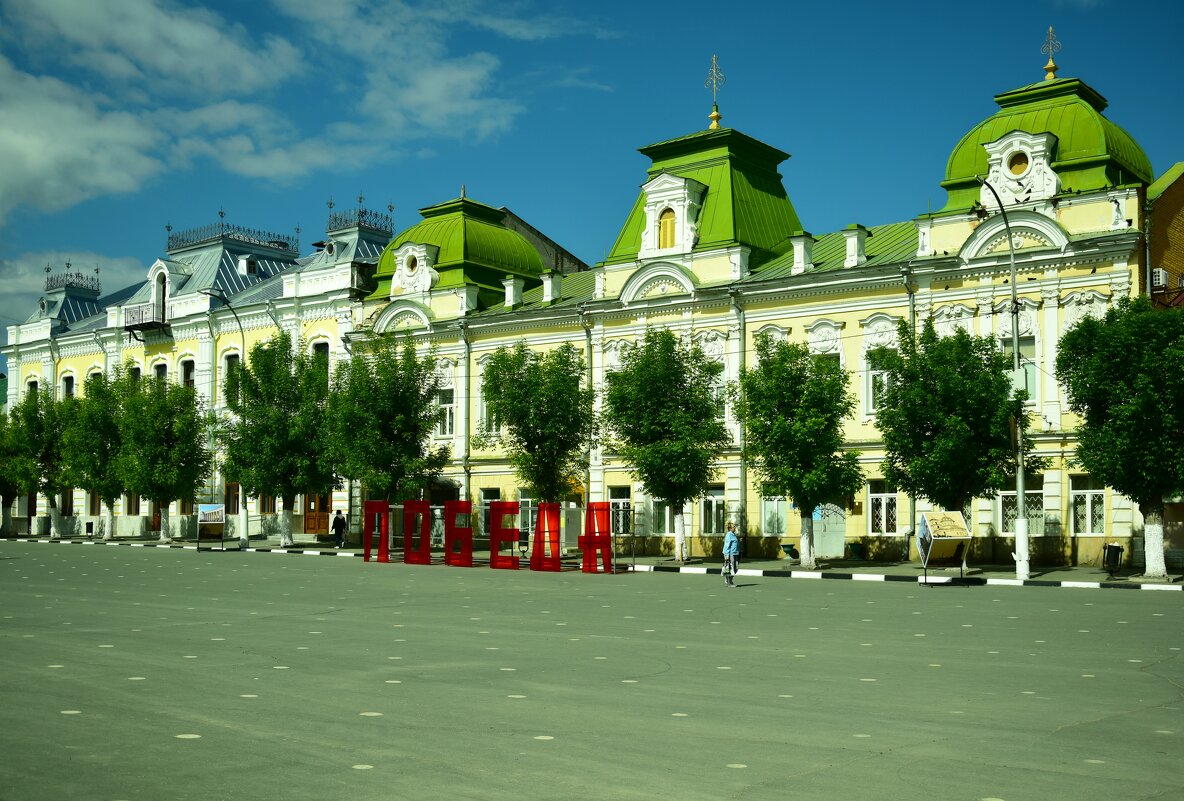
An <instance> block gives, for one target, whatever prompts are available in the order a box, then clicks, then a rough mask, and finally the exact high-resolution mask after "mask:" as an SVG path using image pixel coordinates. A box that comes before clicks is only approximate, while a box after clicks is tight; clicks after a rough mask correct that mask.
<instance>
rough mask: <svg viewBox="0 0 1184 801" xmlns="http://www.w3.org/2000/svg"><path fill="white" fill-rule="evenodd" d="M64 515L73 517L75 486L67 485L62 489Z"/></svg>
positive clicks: (62, 510)
mask: <svg viewBox="0 0 1184 801" xmlns="http://www.w3.org/2000/svg"><path fill="white" fill-rule="evenodd" d="M61 512H62V515H64V516H65V517H73V515H74V488H73V487H67V488H66V489H64V490H62V506H61Z"/></svg>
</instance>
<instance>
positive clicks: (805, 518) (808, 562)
mask: <svg viewBox="0 0 1184 801" xmlns="http://www.w3.org/2000/svg"><path fill="white" fill-rule="evenodd" d="M799 550H800V551H801V560H800V561H801V565H802V567H804V568H805V569H806V570H813V569H814V568H815V567H817V562H815V561H814V510H813V509H804V508H803V509H802V544H801V547H800V549H799Z"/></svg>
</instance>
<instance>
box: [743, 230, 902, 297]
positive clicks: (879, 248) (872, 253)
mask: <svg viewBox="0 0 1184 801" xmlns="http://www.w3.org/2000/svg"><path fill="white" fill-rule="evenodd" d="M867 231H868V237H867V240H866V241H865V243H864V252H865V253H866V254H867V261H866V262H865V263H864V264H863V265H862V266H864V267H875V266H878V265H881V264H897V263H903V262H907V261H908V260H909V259H911V258H913V257H914V256H916V255H917V226H916V225H915V224H914V223H912V222H911V221H908V222H897V223H889V224H887V225H877V226H873V227H871V228H868V229H867ZM846 257H847V242H846V237H844V236H843V232H842V231H835V232H833V233H829V234H823V235H822V236H820V237H818V238H817V239H816V240H815V241H814V249H813V253H812V254H811V260H812V261H813V262H814V267H813V268H812V269H811V270H809V271H808V272H807V273H806V274H807V275H808V274H811V273H819V272H829V271H833V270H841V269H842V268H843V261H844V259H846ZM793 266H794V265H793V251H792V250H790V251H789V252H788V253H786V254H785V255H784V256H781V257H779V258H776V259H774V260H772V261H770V262H769V263H768V264H765V265H764V266H763V267H761V268H760V269H758V270H754V271H753V272H752V273H750V274H749V275H748V277H747V278H745V279H744V280H745V282H746V283H747V282H753V281H768V280H771V279H774V278H785V277H787V276H790V275H792V274H793Z"/></svg>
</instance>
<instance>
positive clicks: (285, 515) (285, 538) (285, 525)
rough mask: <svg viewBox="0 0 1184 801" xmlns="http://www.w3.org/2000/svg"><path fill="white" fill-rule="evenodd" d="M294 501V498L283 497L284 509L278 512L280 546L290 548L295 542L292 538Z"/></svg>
mask: <svg viewBox="0 0 1184 801" xmlns="http://www.w3.org/2000/svg"><path fill="white" fill-rule="evenodd" d="M295 503H296V498H295V497H292V498H284V510H283V512H281V513H280V547H281V548H291V547H292V546H293V545H294V544H295V543H294V542H293V540H292V506H293V505H294V504H295Z"/></svg>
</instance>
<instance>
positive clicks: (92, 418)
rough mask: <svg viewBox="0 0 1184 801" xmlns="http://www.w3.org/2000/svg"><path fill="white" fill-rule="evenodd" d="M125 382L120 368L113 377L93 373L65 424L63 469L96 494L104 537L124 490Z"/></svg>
mask: <svg viewBox="0 0 1184 801" xmlns="http://www.w3.org/2000/svg"><path fill="white" fill-rule="evenodd" d="M123 389H124V383H123V379H122V371H118V370H117V371H116V374H115V377H114V378H108V377H107V376H106V375H104V374H103V373H96V374H95V375H92V376H91V377H90V378H88V379H87V380H86V394H85V395H84V396H83V397H82V398H80V399H79V400H78V409H77V412H76V413H75V414H74V415H73V417H72V418H71V420H70V423H69V425H68V426H67V427H66V430H65V432H64V433H63V437H64V439H65V443H64V444H65V456H66V468H67V472H68V474H69V478H70V482H71V483H72V484H73V485H74V486H77V487H82V488H83V489H85V490H86V491H88V492H91V493H94V494H96V495H98V497H99V498H100V499H101V500H102V502H103V506H104V507H106V511H105V516H104V523H103V539H105V540H109V539H111V537H112V536H114V533H115V499H116V498H118V497H119V495H120V493H121V492H123V476H122V475H121V474H120V467H119V452H120V450H121V448H122V442H123V439H122V433H121V422H122V416H123V395H122V390H123Z"/></svg>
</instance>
